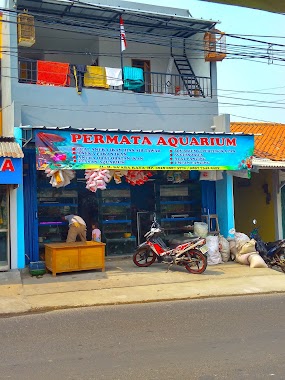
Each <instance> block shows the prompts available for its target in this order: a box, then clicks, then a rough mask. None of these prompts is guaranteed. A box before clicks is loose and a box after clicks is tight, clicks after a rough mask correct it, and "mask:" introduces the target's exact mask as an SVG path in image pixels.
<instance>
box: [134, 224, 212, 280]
mask: <svg viewBox="0 0 285 380" xmlns="http://www.w3.org/2000/svg"><path fill="white" fill-rule="evenodd" d="M162 233H163V229H162V228H161V227H160V225H159V224H158V222H157V221H156V220H155V219H154V221H153V223H152V225H151V228H150V231H149V232H147V233H146V234H145V235H144V236H145V238H146V241H145V242H144V243H142V244H140V245H139V246H138V248H137V250H136V251H135V253H134V255H133V262H134V263H135V264H136V265H137V266H138V267H149V266H150V265H152V264H153V263H154V262H155V260H156V259H157V261H158V262H161V263H165V264H168V265H169V266H171V265H180V266H184V267H185V268H186V269H187V270H188V272H190V273H194V274H200V273H203V272H204V271H205V270H206V268H207V257H206V253H207V251H208V248H207V247H206V245H205V243H206V240H205V239H202V238H196V239H193V240H191V241H190V242H187V243H183V244H180V245H178V246H177V247H175V248H173V249H170V248H169V247H167V246H166V244H165V243H164V241H163V240H162V239H161V237H160V235H161V234H162Z"/></svg>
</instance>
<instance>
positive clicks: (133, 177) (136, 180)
mask: <svg viewBox="0 0 285 380" xmlns="http://www.w3.org/2000/svg"><path fill="white" fill-rule="evenodd" d="M151 176H152V173H151V172H144V171H143V170H129V171H128V173H127V175H126V177H125V178H126V182H127V183H129V184H130V185H133V186H135V185H143V184H144V183H145V182H147V181H148V179H149V177H151Z"/></svg>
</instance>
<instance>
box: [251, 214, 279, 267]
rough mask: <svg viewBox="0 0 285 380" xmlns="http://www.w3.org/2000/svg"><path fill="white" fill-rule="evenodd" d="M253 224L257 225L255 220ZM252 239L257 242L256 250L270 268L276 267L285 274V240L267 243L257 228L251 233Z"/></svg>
mask: <svg viewBox="0 0 285 380" xmlns="http://www.w3.org/2000/svg"><path fill="white" fill-rule="evenodd" d="M253 224H255V225H256V224H257V221H256V220H255V219H254V220H253ZM250 238H251V239H254V240H255V241H256V244H255V249H256V250H257V252H259V254H260V256H261V257H262V258H263V260H264V261H265V263H266V264H267V265H268V267H269V268H272V267H274V266H276V267H278V268H280V269H281V270H282V272H283V273H285V239H283V240H277V241H275V242H270V243H265V242H264V241H263V240H262V239H261V236H260V235H259V227H255V228H254V229H253V230H252V231H251V233H250Z"/></svg>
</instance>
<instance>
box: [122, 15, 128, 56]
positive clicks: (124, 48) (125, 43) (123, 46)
mask: <svg viewBox="0 0 285 380" xmlns="http://www.w3.org/2000/svg"><path fill="white" fill-rule="evenodd" d="M120 35H121V51H124V50H126V47H127V40H126V33H125V28H124V21H123V19H122V17H121V16H120Z"/></svg>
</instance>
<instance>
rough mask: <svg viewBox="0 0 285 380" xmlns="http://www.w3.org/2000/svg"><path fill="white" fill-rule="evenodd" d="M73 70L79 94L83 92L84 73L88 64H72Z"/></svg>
mask: <svg viewBox="0 0 285 380" xmlns="http://www.w3.org/2000/svg"><path fill="white" fill-rule="evenodd" d="M70 66H71V72H72V74H73V77H74V80H75V87H76V91H77V93H78V94H79V95H81V93H82V87H83V79H84V74H85V73H86V71H87V68H86V65H70Z"/></svg>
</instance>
